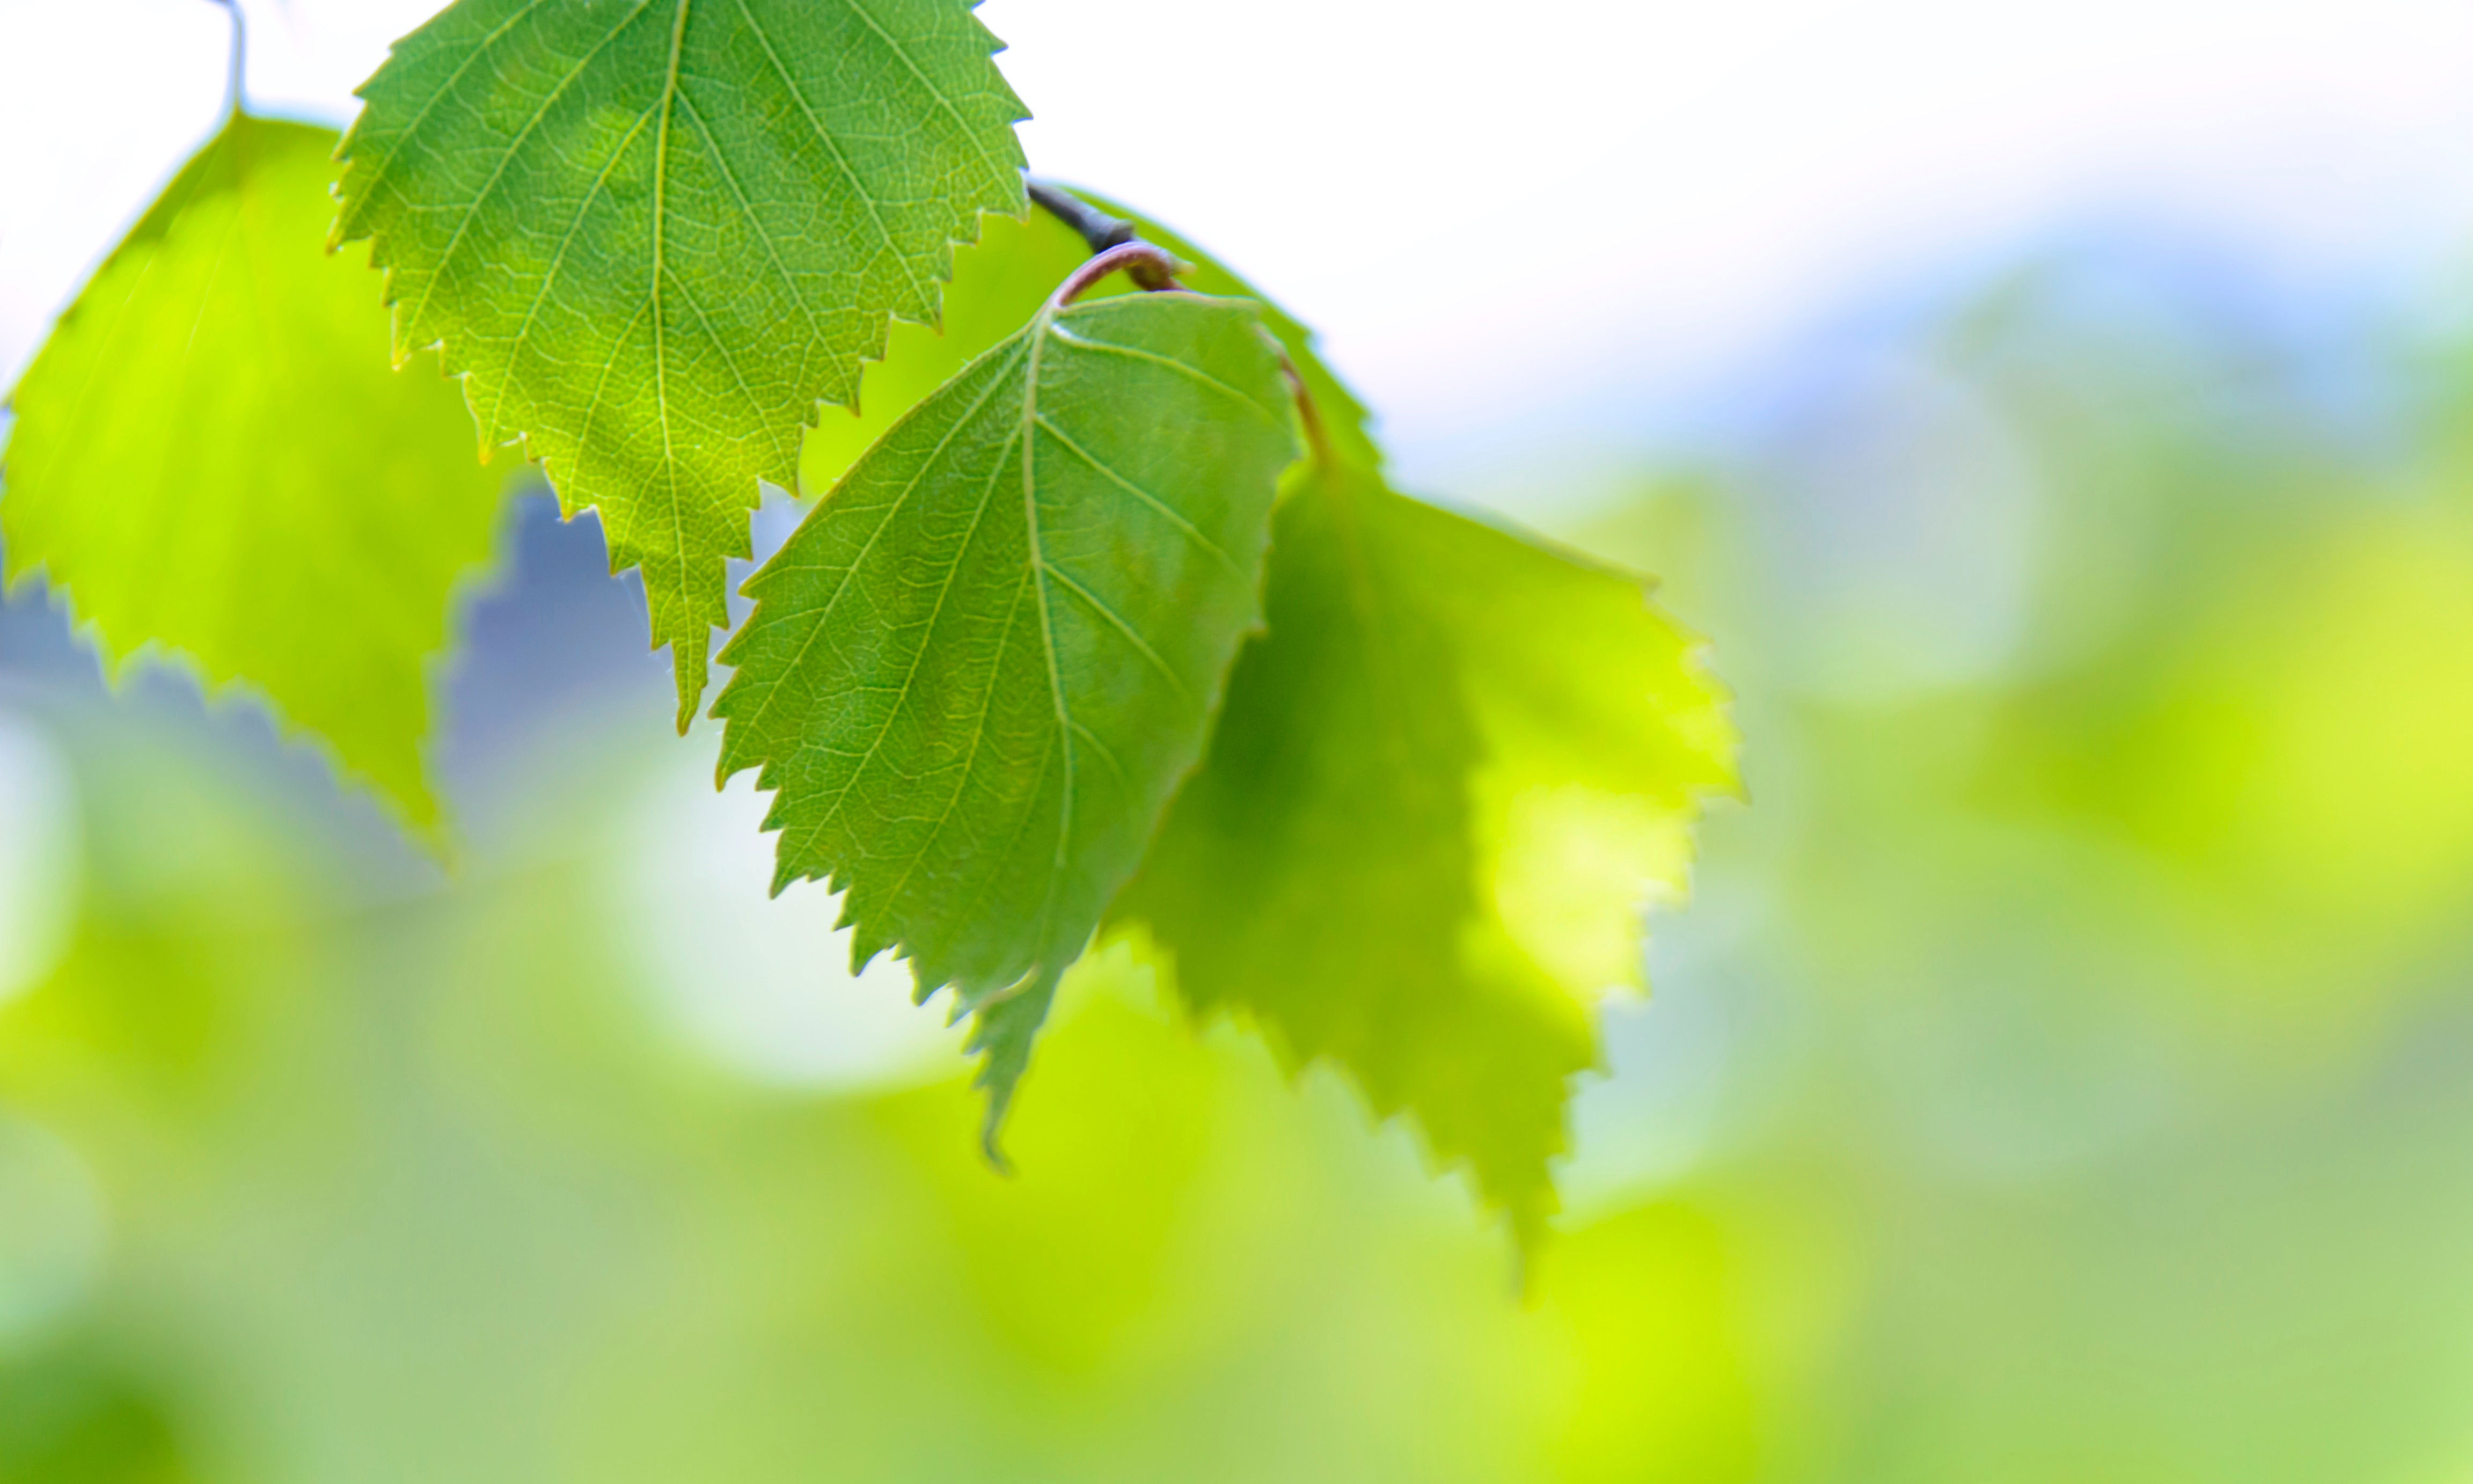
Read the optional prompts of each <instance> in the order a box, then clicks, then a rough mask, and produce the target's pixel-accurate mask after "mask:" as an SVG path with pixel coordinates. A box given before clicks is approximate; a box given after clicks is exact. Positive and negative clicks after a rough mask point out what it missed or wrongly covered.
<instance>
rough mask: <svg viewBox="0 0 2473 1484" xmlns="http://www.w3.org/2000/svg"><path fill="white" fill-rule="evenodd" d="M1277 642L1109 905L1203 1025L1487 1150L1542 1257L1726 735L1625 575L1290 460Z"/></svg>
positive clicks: (1698, 682)
mask: <svg viewBox="0 0 2473 1484" xmlns="http://www.w3.org/2000/svg"><path fill="white" fill-rule="evenodd" d="M1263 606H1264V613H1265V618H1266V621H1267V624H1268V632H1267V634H1264V635H1263V636H1262V637H1260V638H1257V639H1255V640H1253V641H1251V642H1249V643H1248V644H1247V645H1246V647H1245V649H1244V652H1243V654H1242V655H1241V656H1240V657H1239V658H1238V659H1237V662H1236V669H1235V673H1234V674H1233V675H1232V676H1231V678H1230V681H1229V688H1228V699H1227V704H1226V706H1225V707H1224V708H1223V711H1222V714H1221V716H1220V720H1219V724H1218V728H1217V730H1216V731H1215V733H1214V734H1213V736H1212V744H1211V752H1210V756H1209V759H1208V761H1207V762H1206V763H1205V765H1204V767H1203V769H1202V771H1201V772H1199V773H1198V774H1196V775H1195V776H1194V778H1192V780H1191V781H1189V782H1188V783H1187V784H1186V786H1185V787H1184V789H1183V790H1182V791H1181V792H1180V793H1179V794H1178V795H1177V798H1176V801H1175V803H1174V804H1173V805H1172V806H1171V808H1170V809H1169V811H1168V815H1167V819H1166V821H1165V823H1164V825H1163V826H1161V832H1160V837H1159V840H1158V842H1157V844H1156V845H1155V846H1154V847H1153V848H1152V850H1151V852H1150V854H1149V855H1148V857H1146V858H1145V860H1144V861H1143V863H1142V866H1141V869H1140V874H1139V875H1138V876H1137V877H1136V878H1135V880H1134V882H1133V884H1132V885H1131V886H1130V887H1129V888H1128V889H1127V891H1126V893H1125V895H1124V897H1123V898H1122V899H1121V900H1120V901H1119V902H1118V903H1117V904H1116V907H1115V909H1114V910H1113V912H1112V914H1111V916H1112V918H1113V919H1114V920H1116V921H1118V922H1143V923H1147V924H1148V928H1149V931H1150V933H1151V935H1152V937H1153V939H1154V940H1155V942H1156V944H1157V945H1159V946H1160V947H1162V948H1164V950H1165V951H1166V953H1167V955H1168V956H1169V957H1170V958H1172V960H1173V962H1174V966H1175V981H1176V984H1177V986H1178V990H1179V993H1180V994H1181V995H1182V996H1183V998H1184V1000H1185V1001H1186V1003H1187V1004H1188V1006H1189V1007H1190V1008H1191V1009H1192V1010H1193V1011H1194V1012H1195V1013H1196V1014H1197V1015H1201V1016H1206V1017H1207V1016H1210V1015H1213V1014H1218V1013H1230V1012H1233V1013H1236V1014H1239V1015H1242V1016H1244V1017H1249V1018H1251V1019H1253V1020H1255V1021H1257V1022H1259V1023H1260V1024H1261V1025H1262V1026H1263V1027H1264V1028H1265V1029H1266V1030H1267V1031H1268V1032H1269V1033H1270V1035H1271V1037H1272V1039H1273V1041H1274V1042H1275V1044H1277V1045H1278V1046H1279V1047H1280V1048H1281V1049H1282V1051H1283V1052H1284V1054H1285V1056H1286V1057H1287V1059H1288V1060H1289V1061H1290V1062H1291V1064H1292V1065H1303V1064H1306V1063H1310V1062H1313V1061H1316V1060H1321V1059H1329V1060H1331V1061H1333V1062H1336V1063H1337V1064H1339V1065H1341V1066H1343V1067H1345V1068H1346V1069H1347V1071H1348V1072H1349V1074H1350V1075H1351V1076H1352V1077H1353V1078H1354V1079H1355V1080H1356V1081H1357V1083H1358V1084H1359V1086H1361V1087H1362V1088H1363V1089H1364V1090H1365V1093H1366V1095H1367V1097H1368V1098H1369V1100H1370V1101H1371V1102H1372V1104H1373V1106H1374V1109H1375V1110H1376V1112H1377V1113H1378V1114H1379V1115H1381V1116H1384V1117H1388V1116H1390V1115H1391V1114H1393V1113H1400V1112H1404V1111H1405V1112H1406V1113H1409V1114H1410V1115H1412V1116H1413V1117H1414V1118H1415V1120H1416V1122H1417V1123H1418V1125H1419V1126H1420V1127H1421V1128H1422V1129H1423V1130H1424V1132H1425V1136H1426V1137H1427V1140H1428V1141H1429V1145H1430V1146H1431V1148H1432V1149H1433V1151H1434V1154H1435V1155H1436V1157H1437V1158H1438V1159H1439V1160H1441V1161H1444V1162H1446V1163H1453V1164H1460V1163H1464V1164H1466V1165H1467V1166H1469V1167H1470V1168H1471V1169H1472V1170H1473V1172H1474V1173H1475V1176H1476V1178H1477V1185H1478V1186H1479V1188H1480V1189H1481V1191H1482V1192H1483V1194H1484V1195H1485V1197H1486V1199H1487V1200H1488V1201H1489V1202H1491V1203H1492V1204H1494V1205H1496V1206H1499V1207H1501V1208H1502V1209H1504V1210H1505V1211H1506V1212H1507V1213H1508V1215H1509V1218H1510V1220H1511V1223H1512V1227H1513V1230H1514V1232H1515V1233H1517V1235H1518V1236H1519V1238H1520V1240H1521V1242H1522V1244H1523V1246H1524V1247H1526V1246H1529V1245H1531V1244H1533V1243H1534V1242H1535V1240H1536V1239H1537V1237H1538V1236H1539V1234H1540V1233H1541V1232H1542V1230H1543V1225H1544V1222H1545V1219H1546V1217H1547V1216H1548V1215H1549V1213H1550V1212H1551V1210H1552V1209H1553V1190H1552V1185H1551V1183H1550V1180H1549V1173H1548V1168H1547V1165H1548V1161H1549V1159H1551V1158H1552V1157H1553V1156H1554V1155H1556V1154H1557V1153H1559V1152H1560V1151H1561V1150H1562V1149H1563V1148H1564V1144H1565V1134H1564V1115H1563V1114H1564V1100H1565V1097H1566V1095H1567V1092H1568V1085H1569V1082H1570V1079H1571V1077H1572V1075H1573V1073H1575V1072H1578V1071H1581V1070H1584V1069H1586V1068H1588V1067H1591V1066H1593V1065H1596V1062H1597V1044H1596V1036H1595V1031H1594V1029H1593V1026H1592V1023H1591V1017H1590V1007H1591V1005H1592V1003H1593V1002H1594V999H1595V997H1596V996H1597V993H1600V992H1601V991H1602V990H1604V989H1606V988H1608V987H1610V986H1612V985H1615V984H1618V983H1621V982H1626V981H1635V980H1636V979H1637V977H1638V966H1639V962H1640V923H1639V914H1640V911H1641V909H1642V908H1643V907H1644V906H1645V903H1646V898H1647V897H1648V896H1649V895H1650V894H1651V892H1652V891H1654V890H1660V889H1662V890H1665V891H1668V892H1673V893H1679V892H1680V891H1681V890H1682V888H1683V886H1684V876H1685V869H1686V867H1687V864H1688V861H1689V833H1688V831H1689V826H1690V824H1691V822H1692V820H1693V817H1694V816H1695V814H1696V812H1697V809H1698V805H1699V801H1700V800H1701V798H1702V797H1703V796H1704V795H1706V794H1708V793H1711V792H1718V791H1726V790H1730V789H1732V788H1733V787H1734V773H1733V755H1734V748H1735V737H1734V732H1733V730H1732V729H1731V727H1730V725H1729V723H1728V721H1727V719H1726V717H1725V715H1724V712H1723V710H1722V700H1723V698H1722V693H1721V692H1720V691H1719V690H1718V688H1717V685H1716V684H1715V683H1714V682H1712V681H1711V680H1710V679H1709V678H1708V677H1707V676H1706V675H1705V674H1703V673H1702V671H1701V670H1700V669H1699V667H1698V665H1697V664H1696V662H1695V660H1694V658H1693V652H1694V646H1695V642H1696V641H1695V640H1693V637H1692V636H1691V635H1690V634H1686V633H1685V632H1684V631H1682V630H1681V629H1680V628H1678V627H1677V626H1675V625H1674V624H1673V623H1671V622H1670V621H1669V620H1668V619H1667V618H1666V617H1665V616H1664V615H1663V614H1661V613H1659V612H1658V611H1657V610H1655V609H1653V608H1652V607H1650V605H1649V604H1648V602H1647V599H1646V586H1645V583H1644V582H1643V581H1642V580H1641V579H1638V578H1635V577H1631V576H1628V575H1626V574H1623V573H1621V572H1616V571H1613V570H1610V569H1607V568H1604V567H1600V566H1597V565H1594V564H1591V563H1588V562H1582V561H1578V560H1575V559H1573V558H1571V557H1567V556H1564V555H1561V554H1559V553H1556V552H1553V551H1550V550H1548V549H1545V548H1542V547H1540V546H1537V545H1534V544H1532V543H1529V542H1527V541H1524V540H1522V539H1518V538H1515V537H1513V536H1510V535H1507V534H1505V533H1503V532H1501V531H1500V530H1497V529H1494V528H1492V527H1490V526H1486V525H1481V524H1479V523H1477V522H1476V521H1473V520H1469V519H1465V518H1463V517H1461V516H1458V515H1451V514H1449V513H1446V512H1444V511H1440V510H1436V509H1434V508H1432V507H1430V506H1427V505H1422V504H1419V503H1418V502H1416V501H1414V500H1410V499H1406V498H1405V497H1403V496H1401V495H1398V494H1395V493H1392V492H1391V491H1389V490H1387V489H1385V488H1384V487H1383V486H1382V484H1381V481H1380V478H1379V476H1377V475H1374V474H1372V473H1369V472H1366V471H1363V470H1359V469H1352V468H1331V467H1308V468H1305V469H1301V470H1300V471H1299V473H1298V474H1297V476H1295V479H1294V481H1293V488H1292V489H1291V491H1290V492H1289V494H1288V495H1287V497H1286V498H1285V500H1284V501H1283V503H1282V504H1281V507H1280V511H1279V514H1278V515H1277V516H1276V517H1275V519H1274V522H1273V537H1272V557H1271V561H1270V570H1269V574H1268V576H1267V578H1266V586H1265V593H1264V599H1263Z"/></svg>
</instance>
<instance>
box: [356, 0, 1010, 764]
mask: <svg viewBox="0 0 2473 1484" xmlns="http://www.w3.org/2000/svg"><path fill="white" fill-rule="evenodd" d="M996 45H997V43H996V39H995V38H994V37H993V36H989V35H988V33H987V31H986V29H985V28H984V27H982V26H981V25H980V24H979V23H978V21H977V19H976V18H975V17H974V16H973V15H972V13H971V11H970V8H969V6H968V5H967V4H965V3H962V0H836V3H830V4H804V3H797V0H670V3H667V4H662V5H655V4H653V3H651V0H635V3H633V4H623V3H614V0H601V3H598V4H594V3H590V0H458V3H457V4H455V5H453V6H450V7H449V8H448V9H447V10H446V11H445V12H444V13H442V14H440V15H439V16H438V17H437V18H436V19H434V20H432V21H430V22H429V24H427V25H426V26H423V27H422V28H421V29H420V30H419V31H417V32H415V33H413V34H412V35H411V36H407V37H405V38H404V39H403V40H401V41H399V42H397V43H396V48H395V53H394V56H393V57H392V58H390V59H389V60H388V61H387V63H386V65H384V66H383V67H381V68H379V69H378V72H377V74H376V75H375V76H374V77H372V78H371V79H370V81H369V82H368V83H367V84H363V86H362V88H361V96H362V97H363V98H365V99H367V100H368V104H369V107H368V108H367V109H366V110H364V112H363V113H362V115H361V118H360V120H359V122H358V123H356V124H354V125H353V127H352V131H351V133H350V135H349V137H348V139H347V140H346V141H345V146H344V153H345V156H346V159H347V165H346V169H345V172H344V179H343V184H342V188H341V191H340V193H339V194H340V196H341V199H342V203H343V214H342V216H341V218H340V219H339V220H338V221H337V223H336V224H335V239H336V240H337V241H339V242H340V241H347V240H349V239H352V238H356V237H361V236H369V237H372V239H374V243H375V247H374V251H373V253H372V260H373V261H374V262H376V263H378V264H379V265H381V266H383V267H385V268H386V269H387V270H388V275H387V286H386V298H387V302H388V303H390V304H392V305H394V306H395V309H396V356H397V358H398V359H400V358H402V357H403V356H405V355H408V354H409V353H410V352H411V351H413V350H414V349H416V348H419V347H423V346H428V345H433V344H439V343H442V342H443V343H444V356H445V364H446V367H447V369H448V371H451V372H455V373H459V374H463V375H465V376H467V377H468V383H467V386H466V395H467V396H468V399H469V400H470V402H471V406H472V413H473V416H474V418H475V419H477V420H478V422H479V424H480V432H481V439H482V442H483V443H485V444H491V443H503V442H506V441H508V440H510V439H513V438H516V437H517V436H522V437H523V438H525V439H526V440H527V446H528V449H529V451H530V452H531V453H532V454H533V455H534V456H535V457H538V458H540V459H541V460H542V461H543V462H544V464H545V465H546V467H548V469H549V472H550V477H551V480H552V482H553V483H554V484H555V485H556V486H557V489H558V491H559V497H560V499H561V501H562V502H563V503H564V506H565V509H566V510H567V512H568V513H569V514H570V515H572V514H574V513H576V512H578V511H581V510H583V509H585V508H586V507H588V506H589V507H596V508H598V509H599V511H600V512H601V519H602V528H603V532H604V534H605V536H606V537H607V539H608V540H609V543H610V562H611V569H612V571H618V570H622V569H624V568H626V567H630V566H637V567H640V568H641V569H642V571H643V576H644V591H645V596H646V598H647V600H648V602H649V604H650V607H651V610H652V631H653V643H654V645H655V646H656V647H659V646H660V645H663V644H667V645H669V646H670V651H671V660H672V663H673V665H674V667H675V669H676V671H677V676H678V688H679V725H680V727H681V729H682V730H684V727H685V726H686V723H687V720H688V718H689V717H690V716H692V715H693V714H694V711H695V703H696V700H697V698H698V697H699V696H701V695H702V694H703V690H704V684H705V669H706V655H707V651H708V647H709V640H710V635H709V634H708V629H710V628H715V627H719V628H727V627H728V625H729V614H728V610H727V607H726V603H725V589H726V578H725V574H724V566H723V562H724V559H725V558H730V557H744V556H746V555H747V554H748V514H749V512H750V511H751V510H752V509H753V508H754V507H755V506H756V503H757V501H758V500H759V498H760V494H759V491H758V489H757V484H756V482H757V481H758V480H770V481H772V482H774V483H776V484H780V485H783V486H788V485H789V484H791V483H792V481H793V480H794V479H795V478H796V477H797V472H798V459H799V441H800V434H801V430H802V428H803V427H804V425H805V424H806V423H807V422H808V420H809V419H811V418H812V417H813V415H814V413H815V404H816V402H817V401H818V399H820V398H821V399H823V400H826V401H835V402H849V401H852V399H853V398H855V397H856V395H857V394H858V380H859V362H860V360H861V359H862V358H865V357H874V356H877V355H880V354H882V353H883V350H884V341H885V328H886V323H887V319H888V317H889V316H899V317H900V318H902V319H905V320H911V321H916V322H918V323H924V324H932V323H935V321H936V318H937V309H938V284H939V282H940V281H941V280H943V279H944V278H945V277H947V276H948V273H949V271H950V262H951V255H952V249H951V244H952V243H954V242H957V241H969V240H971V239H972V238H973V237H975V236H976V234H977V230H978V215H979V213H980V212H981V211H996V212H1007V213H1012V214H1016V215H1019V214H1020V212H1021V211H1022V210H1023V209H1024V206H1023V197H1022V188H1021V179H1020V168H1021V153H1020V147H1019V146H1018V145H1017V144H1016V143H1015V140H1014V137H1013V129H1012V125H1013V123H1014V121H1015V120H1017V119H1020V118H1022V117H1024V116H1025V115H1024V113H1023V110H1022V108H1021V105H1020V101H1019V100H1018V99H1016V98H1015V97H1014V95H1013V93H1012V91H1011V90H1010V89H1008V88H1007V87H1006V86H1005V84H1004V81H1003V79H1002V78H1000V77H999V76H998V75H997V73H996V66H995V64H994V63H993V62H992V61H991V60H990V54H991V53H993V52H994V51H995V50H996Z"/></svg>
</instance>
